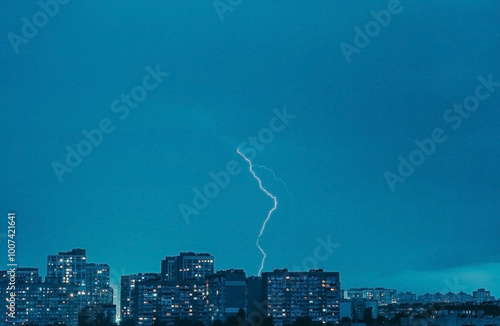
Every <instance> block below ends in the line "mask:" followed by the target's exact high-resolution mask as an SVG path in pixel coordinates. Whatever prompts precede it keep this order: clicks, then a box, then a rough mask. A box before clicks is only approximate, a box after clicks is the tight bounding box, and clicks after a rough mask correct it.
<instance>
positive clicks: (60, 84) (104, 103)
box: [0, 0, 500, 296]
mask: <svg viewBox="0 0 500 326" xmlns="http://www.w3.org/2000/svg"><path fill="white" fill-rule="evenodd" d="M42 1H44V0H42ZM221 1H222V0H221ZM388 3H389V1H341V2H340V1H322V0H318V1H312V2H311V1H282V0H271V1H260V0H257V1H249V0H242V1H241V4H239V5H237V6H235V7H234V8H232V9H233V10H232V11H227V12H225V13H224V20H223V21H221V20H220V18H219V16H218V14H217V12H216V10H215V8H214V6H213V4H212V1H206V0H198V1H193V0H171V1H152V0H144V1H141V2H140V3H137V2H136V1H127V0H125V1H124V0H121V1H116V0H110V1H105V2H104V1H76V0H74V1H70V2H69V3H68V4H65V5H60V8H59V12H58V13H57V14H56V15H55V16H54V17H51V18H50V19H49V21H48V24H47V25H46V26H44V27H41V28H39V31H38V33H37V35H35V36H34V37H33V38H31V39H29V40H28V42H27V43H26V44H20V45H19V53H17V54H16V53H15V51H14V49H13V47H12V45H11V43H10V42H9V39H8V34H9V33H16V34H18V35H22V31H21V29H22V26H23V21H22V18H23V17H27V18H28V19H29V20H32V17H33V15H34V14H35V13H36V12H37V11H39V10H40V6H39V4H37V2H36V1H26V2H21V3H20V2H12V1H9V2H8V3H5V4H4V5H3V6H2V9H1V10H0V15H1V18H2V22H3V23H2V25H1V26H0V35H1V36H2V37H1V38H0V55H1V58H2V60H1V61H0V95H1V98H2V106H1V110H0V121H1V123H2V128H0V139H1V140H0V146H1V147H0V149H1V150H0V212H1V214H2V215H4V216H5V223H0V233H2V231H1V227H2V226H1V225H2V224H3V225H4V226H3V228H4V229H5V230H6V229H7V213H8V212H9V211H15V212H16V213H17V237H16V241H17V249H18V251H17V257H18V262H19V264H20V265H22V266H34V267H40V269H41V271H42V273H43V274H45V264H46V257H47V255H49V254H54V253H57V252H59V251H68V250H71V249H72V248H86V249H87V255H88V259H89V260H90V261H92V262H99V263H108V264H110V265H111V268H112V271H113V280H114V282H115V283H116V282H117V280H118V278H119V275H121V274H131V273H137V272H158V271H159V270H160V260H161V259H163V258H164V257H165V256H166V255H175V254H178V253H179V252H180V251H201V252H210V253H211V254H213V255H214V256H215V263H216V269H217V270H220V269H228V268H244V269H245V271H246V272H247V274H250V275H255V274H257V272H258V269H259V266H260V259H261V254H260V252H259V251H258V249H257V247H256V246H255V240H256V237H257V235H258V233H259V230H260V228H261V225H262V222H263V221H264V219H265V217H266V214H267V212H268V211H269V209H270V208H271V207H272V200H271V199H269V198H268V197H266V195H265V194H264V193H263V192H262V191H260V190H259V188H258V184H257V182H256V180H254V179H253V178H252V176H251V174H250V173H249V171H248V166H247V165H246V164H245V162H244V161H243V160H242V159H241V158H240V157H238V156H236V149H237V147H238V145H239V144H240V143H241V142H243V141H246V140H247V138H248V137H251V136H256V135H257V134H258V133H259V131H260V130H262V128H265V127H268V126H269V123H270V120H271V119H272V118H273V116H274V113H273V109H274V108H277V109H278V110H280V111H281V110H282V109H283V107H285V106H286V108H287V110H288V112H289V113H290V114H294V115H296V117H295V118H294V119H292V120H290V123H289V124H288V125H287V126H286V128H284V130H283V131H282V132H280V133H277V134H275V137H274V139H273V140H272V142H270V143H269V144H268V145H266V148H265V149H263V150H261V151H258V153H257V156H256V157H255V159H254V163H255V164H260V165H265V166H266V167H269V168H272V169H273V170H274V172H275V173H276V176H277V177H278V178H281V179H282V180H284V181H285V182H286V185H287V188H288V190H289V192H290V195H289V194H288V193H287V191H286V190H285V188H284V187H283V185H282V184H281V183H279V182H277V181H275V180H274V179H273V177H272V175H271V174H270V173H269V172H268V171H265V170H262V169H260V170H256V172H257V173H258V174H259V176H261V178H262V181H263V183H264V186H265V187H266V188H267V189H269V191H271V192H272V193H273V194H274V195H276V196H277V198H278V209H277V210H276V212H275V213H274V214H273V215H272V216H271V219H270V221H269V223H268V224H267V228H266V230H265V232H264V234H263V236H262V238H261V245H262V246H263V248H264V249H265V250H266V252H267V260H266V264H265V269H264V270H271V269H273V268H284V267H288V268H292V266H299V267H303V261H304V260H307V258H308V257H312V256H313V253H314V250H315V248H316V247H317V246H318V241H317V238H318V237H320V238H322V239H325V240H326V239H327V238H328V236H330V238H331V241H332V242H334V243H337V244H340V246H338V248H335V249H334V250H333V252H332V253H330V254H329V256H328V259H326V260H325V261H322V262H318V267H323V268H325V269H327V270H333V271H339V272H340V275H341V282H342V285H343V288H349V287H370V286H372V287H376V286H383V287H389V288H397V289H398V290H410V291H414V292H417V293H424V292H433V293H434V292H438V291H440V292H443V291H445V292H447V291H454V292H455V291H460V290H463V291H465V292H469V293H470V292H472V291H473V290H475V289H477V288H478V287H485V288H487V289H489V290H491V291H492V293H493V294H494V295H496V296H500V279H499V277H500V276H499V275H500V251H499V250H498V247H499V245H500V240H499V239H500V238H499V236H498V230H499V226H500V223H499V217H500V216H499V212H500V172H499V170H498V167H499V166H500V128H499V127H500V122H499V121H500V87H497V88H496V90H495V92H492V93H491V95H490V97H489V98H488V99H486V100H483V101H481V102H480V103H479V108H478V109H477V111H475V112H472V113H471V115H470V117H469V118H468V119H463V121H462V122H463V123H462V125H461V126H460V127H459V128H457V129H456V130H454V129H452V128H451V126H452V124H450V123H447V122H446V121H445V120H443V114H444V113H445V111H447V110H449V109H453V105H454V104H455V103H462V101H463V100H464V98H466V97H467V96H469V95H474V91H475V89H476V86H477V85H478V84H479V83H480V82H479V81H478V76H483V77H484V78H487V77H488V76H489V75H491V76H492V79H493V80H494V81H495V82H496V81H500V63H499V60H498V54H499V53H500V24H498V22H499V19H500V3H499V2H498V1H494V0H485V1H480V2H471V1H461V0H460V1H439V2H437V1H403V0H402V1H401V4H400V6H401V7H402V8H403V9H402V11H401V12H400V13H399V14H397V15H393V16H392V19H391V22H390V23H389V24H388V26H387V27H382V28H381V31H380V33H379V34H378V35H377V36H375V37H373V38H372V39H371V41H370V44H368V46H366V47H365V48H363V49H361V50H360V53H358V54H353V55H352V62H351V63H348V62H347V61H346V59H345V57H344V55H343V53H342V50H341V48H340V44H341V43H342V42H346V43H349V44H351V45H353V44H354V43H353V39H354V37H355V34H356V32H355V30H354V28H355V26H358V27H360V28H364V26H365V24H367V23H368V22H369V21H371V20H373V17H372V16H371V15H370V11H372V10H373V11H376V12H378V11H380V10H383V9H386V8H387V5H388ZM157 65H159V67H161V70H162V71H165V72H168V73H169V74H170V75H169V76H168V77H166V78H165V80H164V81H163V82H162V83H160V84H159V85H158V87H157V88H156V89H155V90H152V91H151V92H149V93H148V96H147V98H146V99H145V100H144V101H143V102H141V103H139V104H138V107H137V108H135V109H131V110H130V114H129V116H128V117H127V118H126V119H123V120H120V114H117V113H115V112H113V111H112V110H111V104H112V102H113V101H114V100H115V99H117V98H120V96H121V94H122V93H129V92H130V91H131V89H133V88H134V87H135V86H138V85H141V84H142V80H143V77H144V76H145V75H146V74H147V71H146V67H148V66H149V67H153V68H154V67H156V66H157ZM104 118H108V119H110V120H111V121H112V123H113V126H114V127H115V130H114V131H113V132H111V133H109V134H105V135H104V137H103V140H102V143H100V144H99V145H98V146H94V148H93V150H92V153H91V154H90V155H88V156H87V157H84V158H83V160H82V163H81V164H80V165H79V166H77V167H75V168H74V170H73V171H72V172H71V173H67V174H64V176H63V182H59V180H58V178H57V176H56V174H55V173H54V171H53V168H52V166H51V164H52V163H53V162H54V161H58V162H61V163H64V160H65V156H66V149H65V148H66V146H70V147H72V148H73V149H75V148H76V145H77V144H78V143H79V142H80V141H82V140H84V136H83V135H82V130H83V129H86V130H90V129H94V128H97V127H98V126H99V122H100V121H101V120H102V119H104ZM435 128H442V129H443V130H444V132H445V134H446V136H447V137H448V138H447V140H446V142H444V143H442V144H437V145H436V149H435V152H434V153H433V154H432V155H430V156H428V157H427V156H426V158H425V162H424V163H423V164H422V165H421V166H419V167H417V168H416V169H415V172H414V173H413V174H412V175H411V176H409V177H408V178H406V180H405V181H404V182H402V183H397V184H396V185H395V191H394V192H393V191H391V189H390V187H389V186H388V184H387V182H386V179H385V177H384V173H385V172H386V171H390V172H392V173H397V169H398V164H399V161H398V156H400V155H401V156H402V157H404V158H406V159H408V157H409V155H410V153H411V152H412V151H413V150H415V149H417V147H416V145H415V143H414V141H415V139H418V140H422V139H425V138H430V137H431V132H432V131H433V130H434V129H435ZM232 159H235V160H236V161H237V162H238V164H239V166H240V167H241V168H242V169H243V170H242V172H241V173H240V174H238V175H237V176H234V177H233V178H232V179H231V182H230V184H229V185H228V186H227V187H226V188H225V189H223V190H221V192H220V194H219V195H218V196H217V197H216V198H214V199H210V203H209V205H208V206H207V207H206V208H205V209H202V210H201V211H200V214H199V215H197V216H192V217H191V223H189V224H187V223H186V222H185V221H184V219H183V217H182V215H181V213H180V212H179V204H181V203H185V204H189V205H192V202H191V201H192V198H193V188H198V189H202V188H203V187H204V186H205V184H207V183H208V182H210V181H211V179H210V176H209V173H210V172H211V171H214V172H218V171H221V170H223V169H225V167H226V164H227V162H228V161H230V160H232ZM0 241H1V243H0V246H1V247H4V248H5V260H6V258H7V253H6V252H7V248H6V238H5V237H0ZM450 284H451V286H450Z"/></svg>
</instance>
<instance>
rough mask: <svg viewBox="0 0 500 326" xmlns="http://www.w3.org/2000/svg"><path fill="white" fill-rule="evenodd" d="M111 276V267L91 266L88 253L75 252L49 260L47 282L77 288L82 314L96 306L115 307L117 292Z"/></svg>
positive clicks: (49, 258)
mask: <svg viewBox="0 0 500 326" xmlns="http://www.w3.org/2000/svg"><path fill="white" fill-rule="evenodd" d="M109 276H110V268H109V265H107V264H95V263H88V262H87V253H86V250H85V249H73V250H71V251H68V252H59V253H58V254H57V255H49V256H48V257H47V277H46V279H45V282H46V283H50V284H73V285H75V286H76V287H77V289H78V298H79V304H78V309H79V310H80V311H81V310H83V309H84V308H86V307H89V306H92V305H112V304H113V289H112V288H111V285H110V280H109V278H110V277H109ZM93 310H95V309H93Z"/></svg>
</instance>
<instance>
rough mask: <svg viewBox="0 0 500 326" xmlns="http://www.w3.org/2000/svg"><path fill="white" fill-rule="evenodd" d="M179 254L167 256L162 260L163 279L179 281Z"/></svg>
mask: <svg viewBox="0 0 500 326" xmlns="http://www.w3.org/2000/svg"><path fill="white" fill-rule="evenodd" d="M177 261H178V256H167V257H165V259H164V260H162V261H161V277H162V280H163V281H177V275H178V271H179V267H177Z"/></svg>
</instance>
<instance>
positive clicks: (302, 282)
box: [262, 269, 341, 326]
mask: <svg viewBox="0 0 500 326" xmlns="http://www.w3.org/2000/svg"><path fill="white" fill-rule="evenodd" d="M262 284H263V295H264V298H265V299H266V300H267V314H268V316H271V317H272V318H273V322H274V325H275V326H286V325H291V324H292V322H294V321H295V320H296V319H297V318H298V317H305V316H308V317H310V318H311V319H312V320H313V321H319V322H321V323H323V324H327V323H338V322H339V321H340V300H341V294H340V276H339V273H338V272H324V271H323V270H322V269H319V270H310V271H309V272H289V271H288V270H287V269H282V270H278V269H277V270H274V271H273V272H267V273H262Z"/></svg>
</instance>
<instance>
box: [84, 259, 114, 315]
mask: <svg viewBox="0 0 500 326" xmlns="http://www.w3.org/2000/svg"><path fill="white" fill-rule="evenodd" d="M85 287H86V291H87V292H86V297H87V305H89V306H91V305H112V304H113V289H112V288H111V285H110V277H109V265H107V264H94V263H88V264H87V265H86V280H85Z"/></svg>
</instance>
